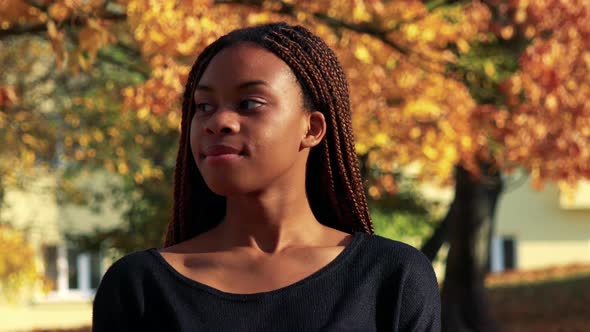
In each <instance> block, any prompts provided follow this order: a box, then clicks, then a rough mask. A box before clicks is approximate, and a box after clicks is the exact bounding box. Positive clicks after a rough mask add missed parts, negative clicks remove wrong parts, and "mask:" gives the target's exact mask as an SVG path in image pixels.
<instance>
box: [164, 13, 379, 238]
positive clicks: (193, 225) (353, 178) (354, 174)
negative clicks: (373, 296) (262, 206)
mask: <svg viewBox="0 0 590 332" xmlns="http://www.w3.org/2000/svg"><path fill="white" fill-rule="evenodd" d="M243 42H253V43H256V44H258V45H259V46H261V47H263V48H266V49H268V50H270V51H271V52H273V53H274V54H275V55H277V56H278V57H280V58H281V59H282V60H283V61H285V63H287V65H289V67H290V68H291V69H292V71H293V72H294V74H295V76H296V77H297V79H298V81H299V83H300V84H301V86H302V90H303V93H304V99H305V101H306V104H307V103H308V102H309V104H311V105H309V107H310V108H311V110H313V111H320V112H322V113H323V114H324V116H325V118H326V121H327V124H328V126H327V132H326V136H325V137H324V140H323V142H322V143H321V144H319V145H318V146H316V147H314V148H313V149H312V150H311V152H310V155H309V160H308V164H307V175H306V176H307V179H306V190H307V194H308V199H309V202H310V206H311V208H312V211H313V213H314V214H315V216H316V218H318V220H319V221H320V222H321V223H323V224H325V225H327V226H330V227H334V228H337V229H340V230H342V231H346V232H349V233H351V232H355V231H361V232H365V233H373V223H372V221H371V217H370V215H369V209H368V205H367V199H366V196H365V191H364V188H363V181H362V178H361V173H360V168H359V163H358V159H357V155H356V153H355V149H354V136H353V133H352V124H351V109H350V98H349V93H348V83H347V81H346V77H345V75H344V71H343V70H342V67H341V66H340V64H339V62H338V59H337V57H336V55H335V54H334V52H333V51H332V50H331V49H330V48H329V47H328V46H327V45H326V44H325V43H324V42H323V41H322V40H321V39H320V38H319V37H317V36H315V35H313V34H312V33H311V32H309V31H308V30H307V29H305V28H303V27H300V26H289V25H287V24H285V23H276V24H267V25H262V26H257V27H252V28H246V29H241V30H235V31H233V32H231V33H229V34H228V35H225V36H223V37H221V38H220V39H218V40H217V41H215V42H214V43H213V44H211V45H209V46H208V47H207V48H205V50H204V51H203V52H202V53H201V54H200V55H199V57H198V58H197V60H196V61H195V64H194V65H193V67H192V69H191V72H190V74H189V77H188V81H187V85H186V89H185V92H184V95H183V104H182V124H181V136H180V142H179V150H178V155H177V159H176V170H175V175H174V206H173V210H172V218H171V221H170V224H169V225H168V232H167V235H166V243H165V246H170V245H173V244H176V243H179V242H182V241H184V240H187V239H189V238H191V237H193V236H195V235H197V234H199V233H202V232H204V231H206V230H207V229H209V228H211V227H213V226H215V225H216V224H218V223H219V222H220V221H221V219H222V218H223V215H224V214H225V198H224V197H221V196H217V195H216V194H214V193H213V192H212V191H211V190H210V189H209V188H208V187H207V185H206V184H205V182H204V180H203V178H202V176H201V174H200V172H199V171H198V169H197V167H196V164H195V161H194V158H193V156H192V153H191V151H190V143H189V142H190V141H189V135H190V122H191V119H192V116H193V114H194V102H193V92H194V89H195V86H196V84H197V83H198V81H199V80H200V77H201V76H202V74H203V72H204V70H205V69H206V67H207V65H208V64H209V62H210V61H211V59H212V58H213V57H214V56H215V55H216V54H217V53H218V52H219V51H220V50H222V49H224V48H227V47H230V46H232V45H237V44H239V43H243ZM306 106H307V105H306Z"/></svg>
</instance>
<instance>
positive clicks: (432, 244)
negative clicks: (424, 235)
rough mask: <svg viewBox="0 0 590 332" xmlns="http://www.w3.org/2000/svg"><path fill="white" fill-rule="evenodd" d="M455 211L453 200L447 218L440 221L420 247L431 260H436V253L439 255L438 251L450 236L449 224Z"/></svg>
mask: <svg viewBox="0 0 590 332" xmlns="http://www.w3.org/2000/svg"><path fill="white" fill-rule="evenodd" d="M454 211H455V204H454V202H453V203H452V204H451V206H449V211H447V214H446V215H445V218H444V219H443V220H441V221H440V222H439V224H438V226H437V227H436V229H435V230H434V232H433V233H432V235H431V236H430V238H429V239H428V240H427V241H426V243H424V245H422V248H420V251H422V253H423V254H424V255H426V257H428V259H430V261H431V262H433V261H434V259H435V258H436V255H438V252H439V251H440V248H441V247H442V246H443V244H445V242H447V240H448V238H449V224H450V220H451V218H452V214H453V213H454Z"/></svg>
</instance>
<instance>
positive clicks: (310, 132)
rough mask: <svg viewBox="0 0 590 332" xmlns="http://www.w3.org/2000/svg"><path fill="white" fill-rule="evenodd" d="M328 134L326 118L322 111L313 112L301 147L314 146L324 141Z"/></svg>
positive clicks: (310, 114)
mask: <svg viewBox="0 0 590 332" xmlns="http://www.w3.org/2000/svg"><path fill="white" fill-rule="evenodd" d="M324 135H326V118H325V117H324V114H322V112H317V111H315V112H311V113H309V118H308V127H307V133H306V134H305V136H303V139H302V140H301V148H302V149H304V148H312V147H314V146H316V145H318V144H320V142H321V141H322V139H323V138H324Z"/></svg>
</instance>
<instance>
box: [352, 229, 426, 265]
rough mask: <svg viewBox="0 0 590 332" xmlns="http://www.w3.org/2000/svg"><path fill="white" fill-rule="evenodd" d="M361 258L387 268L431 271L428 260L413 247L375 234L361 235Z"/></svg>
mask: <svg viewBox="0 0 590 332" xmlns="http://www.w3.org/2000/svg"><path fill="white" fill-rule="evenodd" d="M362 236H363V237H364V241H363V244H364V245H363V246H362V247H363V254H362V256H363V257H364V258H365V259H367V258H370V259H369V260H370V261H372V263H373V264H374V263H381V264H384V265H387V266H389V267H397V268H412V269H415V268H417V267H421V268H423V269H426V270H432V263H431V262H430V260H429V259H428V258H427V257H426V256H425V255H424V254H423V253H422V252H421V251H420V250H418V249H416V248H415V247H413V246H411V245H409V244H406V243H404V242H400V241H396V240H392V239H389V238H385V237H382V236H380V235H376V234H371V235H369V234H363V235H362Z"/></svg>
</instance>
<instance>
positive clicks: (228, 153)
mask: <svg viewBox="0 0 590 332" xmlns="http://www.w3.org/2000/svg"><path fill="white" fill-rule="evenodd" d="M350 113H351V110H350V105H349V97H348V87H347V83H346V78H345V76H344V73H343V71H342V68H341V66H340V64H339V63H338V60H337V59H336V56H335V55H334V53H333V52H332V51H331V50H330V49H329V48H328V46H327V45H326V44H325V43H324V42H323V41H322V40H321V39H319V38H318V37H316V36H314V35H313V34H311V33H310V32H309V31H308V30H306V29H305V28H302V27H299V26H289V25H287V24H285V23H278V24H268V25H263V26H257V27H252V28H246V29H241V30H236V31H233V32H231V33H229V34H228V35H226V36H224V37H222V38H220V39H219V40H217V41H215V42H214V43H213V44H211V45H210V46H208V47H207V48H206V49H205V50H204V51H203V52H202V53H201V55H200V56H199V57H198V59H197V61H196V62H195V64H194V66H193V68H192V70H191V72H190V74H189V79H188V83H187V86H186V91H185V94H184V100H183V109H182V130H181V138H180V147H179V151H178V157H177V165H176V174H175V187H174V210H173V216H172V220H171V222H170V225H169V228H168V233H167V237H166V245H165V247H164V248H163V249H149V250H146V251H140V252H136V253H133V254H130V255H128V256H126V257H124V258H122V259H121V260H119V261H118V262H116V263H115V264H114V265H113V266H112V267H111V268H110V269H109V270H108V272H107V273H106V274H105V276H104V278H103V280H102V281H101V284H100V286H99V289H98V291H97V294H96V298H95V301H94V312H93V330H94V331H131V330H144V331H145V330H154V331H438V330H440V299H439V293H438V288H437V282H436V277H435V275H434V273H433V270H432V267H431V265H430V262H429V261H428V260H427V259H426V258H425V257H424V256H423V255H422V254H421V253H420V252H419V251H417V250H416V249H414V248H412V247H410V246H407V245H404V244H402V243H399V242H395V241H392V240H388V239H385V238H382V237H379V236H376V235H371V234H372V233H373V226H372V223H371V219H370V216H369V211H368V208H367V202H366V198H365V194H364V190H363V183H362V179H361V176H360V172H359V167H358V160H357V158H356V154H355V150H354V141H353V135H352V131H351V121H350V119H351V116H350V115H351V114H350Z"/></svg>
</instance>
